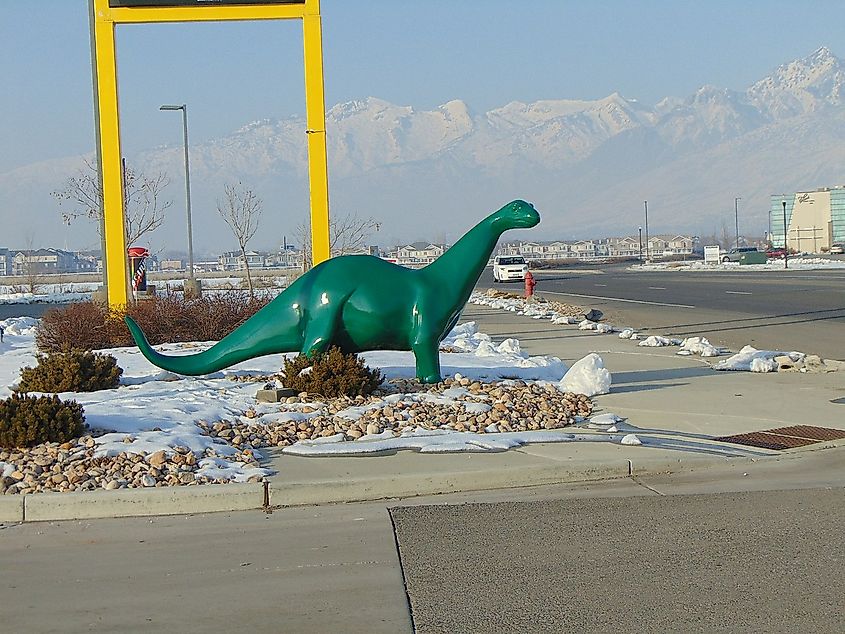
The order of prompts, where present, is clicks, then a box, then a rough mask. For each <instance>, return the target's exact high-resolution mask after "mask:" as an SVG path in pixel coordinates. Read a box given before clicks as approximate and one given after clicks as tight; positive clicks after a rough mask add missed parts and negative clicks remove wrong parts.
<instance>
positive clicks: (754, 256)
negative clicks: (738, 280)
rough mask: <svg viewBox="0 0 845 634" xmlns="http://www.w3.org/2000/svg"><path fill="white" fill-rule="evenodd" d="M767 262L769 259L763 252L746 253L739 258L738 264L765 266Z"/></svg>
mask: <svg viewBox="0 0 845 634" xmlns="http://www.w3.org/2000/svg"><path fill="white" fill-rule="evenodd" d="M768 261H769V258H768V257H767V256H766V254H765V252H763V251H748V252H747V253H743V254H742V255H741V256H739V263H740V264H765V263H766V262H768Z"/></svg>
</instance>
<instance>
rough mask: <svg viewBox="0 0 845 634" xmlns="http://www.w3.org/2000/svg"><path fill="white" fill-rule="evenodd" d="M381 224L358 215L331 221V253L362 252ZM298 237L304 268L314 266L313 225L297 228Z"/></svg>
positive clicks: (333, 218)
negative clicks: (368, 239)
mask: <svg viewBox="0 0 845 634" xmlns="http://www.w3.org/2000/svg"><path fill="white" fill-rule="evenodd" d="M379 227H381V223H380V222H378V221H377V220H374V219H373V218H360V217H359V216H358V215H357V214H355V213H353V214H348V215H346V216H339V217H332V218H330V219H329V252H330V253H331V255H332V256H335V255H346V254H349V253H356V252H358V251H361V250H362V249H363V248H364V247H365V246H366V245H367V238H369V237H370V235H372V233H373V231H378V230H379ZM296 235H297V237H298V238H299V240H300V242H301V243H302V255H303V268H304V269H305V270H308V269H310V268H311V267H312V266H313V262H314V260H313V255H312V248H311V224H310V222H307V221H306V222H304V223H302V224H301V225H299V226H298V227H297V228H296Z"/></svg>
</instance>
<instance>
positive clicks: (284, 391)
mask: <svg viewBox="0 0 845 634" xmlns="http://www.w3.org/2000/svg"><path fill="white" fill-rule="evenodd" d="M292 397H296V390H292V389H290V388H289V387H282V388H277V389H270V390H258V392H256V393H255V400H256V401H258V402H259V403H278V402H280V401H281V400H282V399H285V400H287V399H290V398H292ZM288 402H291V401H288ZM294 402H295V401H294Z"/></svg>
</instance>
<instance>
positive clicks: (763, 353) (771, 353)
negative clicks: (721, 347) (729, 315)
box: [713, 346, 804, 372]
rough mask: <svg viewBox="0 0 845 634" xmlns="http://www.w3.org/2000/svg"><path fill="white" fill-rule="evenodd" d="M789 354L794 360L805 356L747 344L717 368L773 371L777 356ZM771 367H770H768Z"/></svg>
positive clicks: (775, 366) (799, 353)
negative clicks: (761, 348) (759, 348)
mask: <svg viewBox="0 0 845 634" xmlns="http://www.w3.org/2000/svg"><path fill="white" fill-rule="evenodd" d="M782 356H788V357H789V358H790V359H792V360H793V361H800V360H802V359H803V358H804V353H802V352H794V351H793V352H782V351H779V350H758V349H757V348H755V347H754V346H745V347H744V348H743V349H742V350H740V351H739V352H737V353H736V354H735V355H733V356H731V357H728V358H727V359H723V360H722V361H719V363H717V364H716V365H715V366H713V367H714V368H716V369H717V370H737V371H745V372H771V371H772V370H776V369H777V364H776V363H775V361H774V359H775V357H782ZM755 361H756V363H755ZM766 368H769V369H766Z"/></svg>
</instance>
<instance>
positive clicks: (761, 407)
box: [0, 305, 845, 522]
mask: <svg viewBox="0 0 845 634" xmlns="http://www.w3.org/2000/svg"><path fill="white" fill-rule="evenodd" d="M463 320H464V321H476V322H477V323H478V325H479V329H480V330H481V331H482V332H485V333H487V334H489V335H491V336H492V337H493V338H494V340H497V341H498V340H502V339H505V338H507V337H515V338H517V339H519V341H520V343H521V344H522V348H523V350H525V351H527V352H529V353H530V354H534V355H546V354H551V355H555V356H557V357H560V358H561V360H563V361H564V363H566V364H567V365H571V364H572V363H574V362H575V361H577V360H578V359H580V358H582V357H584V356H585V355H586V354H589V353H590V352H597V353H599V354H600V355H601V357H602V359H603V360H604V363H605V366H606V367H607V368H608V369H609V370H610V371H611V373H612V376H613V385H612V387H611V392H610V394H606V395H602V396H598V397H595V398H594V403H595V405H596V410H595V411H594V414H597V413H606V412H612V413H614V414H617V415H618V416H621V417H624V418H626V419H627V421H626V423H627V424H628V425H631V426H633V427H634V428H636V429H635V430H633V431H634V432H635V433H636V435H637V437H638V438H639V439H640V440H641V441H642V443H643V444H642V445H640V446H627V445H621V444H618V443H611V442H581V441H577V440H576V441H570V442H559V443H544V444H527V445H524V446H522V447H519V448H516V449H511V450H509V451H506V452H501V453H477V454H467V453H456V454H419V453H416V452H413V451H400V452H396V453H394V454H392V455H369V456H362V457H311V458H308V457H299V456H291V455H286V454H282V453H281V452H280V451H276V450H269V451H268V450H264V452H265V454H267V455H268V460H267V464H266V466H269V467H271V468H272V469H273V470H275V471H276V472H277V475H275V476H272V477H271V478H269V479H268V481H267V482H266V483H263V484H262V483H255V484H251V485H246V484H244V485H235V484H228V485H207V486H195V487H176V488H167V489H132V490H125V491H95V492H90V493H56V494H36V495H26V496H0V522H4V521H5V522H20V521H50V520H66V519H82V518H95V517H130V516H146V515H168V514H174V513H203V512H213V511H235V510H248V509H259V508H263V507H265V506H267V505H268V504H269V505H270V506H289V505H303V504H323V503H331V502H351V501H366V500H378V499H385V498H401V497H412V496H420V495H432V494H440V493H451V492H459V491H481V490H492V489H505V488H511V487H525V486H537V485H548V484H557V483H565V482H581V481H586V480H601V479H616V478H625V477H627V476H646V475H658V474H665V473H674V472H682V471H686V472H690V471H701V470H705V469H711V468H713V467H719V466H721V467H726V466H728V467H737V466H740V465H742V464H745V463H749V462H751V461H759V460H764V459H767V457H769V456H774V457H777V458H778V459H789V458H790V457H800V456H801V455H802V454H805V455H806V453H807V452H809V451H817V450H823V449H825V448H830V447H834V446H837V445H845V441H841V440H840V441H834V442H825V443H818V444H813V445H810V446H808V447H804V448H800V449H794V450H788V451H785V452H777V451H769V450H765V449H754V448H743V447H740V446H737V445H730V444H725V443H719V442H714V441H713V440H712V438H713V437H714V436H721V435H728V434H736V433H745V432H751V431H761V430H767V429H773V428H777V427H783V426H789V425H796V424H807V425H817V426H821V427H831V428H836V429H843V430H845V373H842V372H834V373H829V374H809V373H807V374H804V373H799V372H791V373H771V374H755V373H749V372H718V371H715V370H713V369H712V368H711V366H710V363H708V361H707V360H705V359H700V358H698V357H682V356H678V355H676V354H675V352H676V350H677V348H640V347H638V346H637V345H636V342H634V341H630V340H624V339H619V338H618V337H617V336H616V335H614V334H604V335H602V334H597V333H595V332H593V331H580V330H578V329H577V327H575V326H557V325H554V324H552V323H551V322H549V321H547V320H536V319H530V318H528V317H523V316H518V315H515V314H513V313H508V312H504V311H499V310H494V309H490V308H487V307H480V306H474V305H469V306H467V308H466V310H465V312H464V317H463ZM701 334H702V335H705V336H706V334H707V333H701ZM443 356H444V357H448V355H447V354H445V353H444V355H443ZM444 362H448V361H447V359H444ZM714 362H715V361H714ZM559 431H560V433H561V435H562V436H564V435H566V434H571V433H573V432H574V433H576V434H578V433H582V434H583V433H589V434H591V435H595V434H601V433H602V432H601V431H596V430H587V429H573V428H565V429H562V430H559ZM620 431H621V430H620ZM626 433H627V432H626ZM833 451H842V450H841V449H833Z"/></svg>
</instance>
